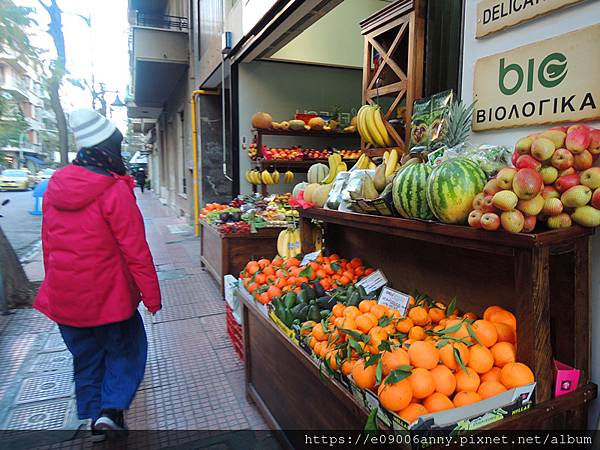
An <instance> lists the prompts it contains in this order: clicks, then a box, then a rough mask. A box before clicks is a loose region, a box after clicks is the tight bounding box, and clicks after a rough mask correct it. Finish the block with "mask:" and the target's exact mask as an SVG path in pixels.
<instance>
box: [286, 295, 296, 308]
mask: <svg viewBox="0 0 600 450" xmlns="http://www.w3.org/2000/svg"><path fill="white" fill-rule="evenodd" d="M295 304H296V293H295V292H288V293H287V294H285V296H284V297H283V305H284V306H285V307H286V308H287V309H290V308H291V307H293V306H294V305H295Z"/></svg>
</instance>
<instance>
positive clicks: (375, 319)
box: [363, 312, 379, 326]
mask: <svg viewBox="0 0 600 450" xmlns="http://www.w3.org/2000/svg"><path fill="white" fill-rule="evenodd" d="M363 316H365V317H368V318H369V319H371V322H373V326H375V325H377V323H378V322H379V321H378V320H377V317H376V316H375V314H372V313H370V312H367V313H364V314H363Z"/></svg>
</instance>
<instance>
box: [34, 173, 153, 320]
mask: <svg viewBox="0 0 600 450" xmlns="http://www.w3.org/2000/svg"><path fill="white" fill-rule="evenodd" d="M43 213H44V216H43V221H42V245H43V250H44V267H45V270H46V277H45V279H44V282H43V283H42V286H41V288H40V291H39V293H38V295H37V298H36V299H35V303H34V305H33V306H34V308H36V309H38V310H39V311H41V312H42V313H44V314H45V315H46V316H48V317H49V318H50V319H52V320H53V321H55V322H57V323H59V324H62V325H70V326H74V327H93V326H98V325H105V324H108V323H113V322H120V321H123V320H126V319H128V318H130V317H131V316H132V315H133V314H134V312H135V310H136V308H137V306H138V304H139V302H140V300H142V301H143V302H144V305H145V306H146V308H147V309H148V310H149V311H150V312H156V311H158V310H159V309H160V308H161V298H160V288H159V285H158V279H157V276H156V271H155V269H154V262H153V261H152V255H151V254H150V249H149V248H148V243H147V242H146V234H145V230H144V221H143V219H142V215H141V213H140V210H139V209H138V207H137V204H136V201H135V196H134V194H133V180H132V178H131V177H129V176H125V177H120V176H118V175H114V176H106V175H101V174H98V173H95V172H91V171H89V170H87V169H84V168H83V167H79V166H73V165H69V166H66V167H65V168H63V169H61V170H58V171H56V172H55V173H54V175H53V176H52V178H51V179H50V183H49V184H48V190H47V192H46V194H45V196H44V201H43Z"/></svg>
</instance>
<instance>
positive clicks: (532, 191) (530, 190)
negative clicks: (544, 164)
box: [512, 155, 544, 200]
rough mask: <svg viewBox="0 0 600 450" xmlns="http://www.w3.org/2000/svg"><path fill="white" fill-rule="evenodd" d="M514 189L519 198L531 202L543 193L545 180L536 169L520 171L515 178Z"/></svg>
mask: <svg viewBox="0 0 600 450" xmlns="http://www.w3.org/2000/svg"><path fill="white" fill-rule="evenodd" d="M525 156H527V155H525ZM512 187H513V191H515V194H517V197H519V198H520V199H522V200H530V199H532V198H534V197H535V196H536V195H538V194H539V193H540V192H542V189H543V188H544V180H543V179H542V176H541V175H540V174H539V172H537V171H536V170H534V169H529V168H526V169H520V170H519V171H518V172H517V174H516V175H515V177H514V178H513V186H512Z"/></svg>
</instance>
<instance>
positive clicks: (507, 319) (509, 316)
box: [490, 310, 517, 332]
mask: <svg viewBox="0 0 600 450" xmlns="http://www.w3.org/2000/svg"><path fill="white" fill-rule="evenodd" d="M490 322H496V323H504V324H506V325H508V326H509V327H511V328H512V329H513V331H514V332H516V331H517V319H516V318H515V316H514V314H513V313H511V312H510V311H506V310H503V311H496V312H493V313H491V314H490Z"/></svg>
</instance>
